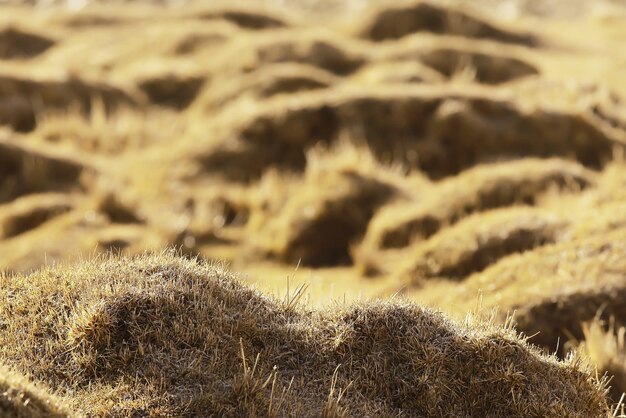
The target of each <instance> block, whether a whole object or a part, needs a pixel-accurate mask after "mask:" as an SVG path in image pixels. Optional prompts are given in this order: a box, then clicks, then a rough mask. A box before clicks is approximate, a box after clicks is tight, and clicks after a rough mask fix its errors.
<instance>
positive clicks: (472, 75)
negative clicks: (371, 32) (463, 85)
mask: <svg viewBox="0 0 626 418" xmlns="http://www.w3.org/2000/svg"><path fill="white" fill-rule="evenodd" d="M375 57H376V59H377V60H383V61H386V62H392V63H396V62H405V61H415V60H418V61H419V62H421V63H423V64H424V65H427V66H428V67H431V68H433V69H434V70H436V71H438V72H439V73H440V74H443V75H445V76H446V77H447V78H449V79H450V78H456V79H458V78H460V77H464V78H465V80H466V81H470V82H478V83H485V84H500V83H505V82H508V81H512V80H517V79H520V78H522V77H527V76H531V75H537V74H539V69H538V68H537V66H536V64H534V63H533V61H532V60H531V59H530V58H529V57H528V55H527V54H523V53H521V52H520V51H517V50H513V51H509V50H504V51H503V48H502V46H501V45H500V44H497V43H490V42H483V41H476V40H471V39H464V38H450V37H436V36H433V37H424V36H412V37H408V38H406V39H403V40H402V41H400V42H396V43H392V44H390V45H383V46H381V47H380V48H379V50H378V51H377V52H376V54H375Z"/></svg>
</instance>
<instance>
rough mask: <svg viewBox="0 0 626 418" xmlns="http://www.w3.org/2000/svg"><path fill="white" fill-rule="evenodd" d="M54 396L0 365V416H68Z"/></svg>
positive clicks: (30, 417) (23, 417)
mask: <svg viewBox="0 0 626 418" xmlns="http://www.w3.org/2000/svg"><path fill="white" fill-rule="evenodd" d="M69 416H70V415H69V413H68V412H67V411H66V410H65V407H64V406H63V405H62V403H61V402H60V401H59V400H58V399H56V397H54V396H52V395H50V394H49V393H46V392H45V391H43V390H41V389H40V388H38V387H36V386H34V385H33V384H32V383H30V382H29V381H28V380H27V379H25V378H24V377H23V376H20V375H19V374H16V373H13V372H11V371H9V370H7V369H5V368H3V367H0V417H6V418H9V417H13V418H46V417H49V418H64V417H69Z"/></svg>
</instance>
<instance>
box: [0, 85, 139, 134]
mask: <svg viewBox="0 0 626 418" xmlns="http://www.w3.org/2000/svg"><path fill="white" fill-rule="evenodd" d="M93 100H102V101H103V103H104V104H105V106H106V107H107V108H108V109H112V108H115V107H116V106H120V105H127V106H132V105H135V104H137V103H138V102H139V99H137V98H136V97H133V95H132V94H131V93H128V92H126V91H124V90H123V89H121V88H118V87H115V86H111V85H107V84H105V83H102V82H88V81H85V80H82V79H80V78H79V77H76V76H72V77H68V78H64V79H48V80H46V79H42V80H37V79H34V78H25V77H23V76H22V77H20V76H13V75H7V74H2V75H0V125H8V126H10V127H12V128H13V129H15V130H16V131H20V132H24V131H31V130H33V129H34V128H35V126H36V117H37V114H39V113H40V112H41V109H43V108H46V109H61V108H67V107H71V106H78V107H79V108H80V109H83V110H84V111H86V112H88V111H89V109H90V108H91V104H92V101H93Z"/></svg>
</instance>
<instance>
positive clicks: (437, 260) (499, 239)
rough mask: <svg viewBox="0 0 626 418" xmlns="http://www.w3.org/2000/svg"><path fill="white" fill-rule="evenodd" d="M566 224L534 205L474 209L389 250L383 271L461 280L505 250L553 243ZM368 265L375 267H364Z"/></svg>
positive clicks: (417, 278)
mask: <svg viewBox="0 0 626 418" xmlns="http://www.w3.org/2000/svg"><path fill="white" fill-rule="evenodd" d="M565 226H566V222H565V221H564V220H563V219H560V218H559V217H558V216H557V215H556V214H554V213H551V212H549V211H544V210H537V209H533V208H526V207H515V208H506V209H499V210H494V211H489V212H485V213H479V214H475V215H473V216H470V217H468V218H466V219H464V220H463V221H461V222H459V223H458V224H456V225H454V226H452V227H449V228H445V229H443V230H442V231H441V232H439V233H437V234H435V235H434V236H432V237H431V238H430V239H428V240H426V241H423V242H421V243H419V244H417V245H415V246H414V247H410V248H408V249H407V250H406V251H402V252H400V253H399V254H398V253H395V254H393V256H392V257H390V260H387V263H386V264H387V265H388V268H387V269H386V270H387V271H389V270H390V269H391V271H392V272H395V273H398V274H400V275H401V276H403V277H404V278H405V279H407V280H410V281H411V282H412V283H414V284H416V283H419V282H421V281H423V280H428V279H432V278H446V279H452V280H461V279H463V278H465V277H467V276H469V275H470V274H472V273H475V272H479V271H482V270H484V269H485V268H486V267H488V266H489V265H491V264H494V263H495V262H497V261H498V260H499V259H501V258H504V257H506V256H508V255H510V254H514V253H520V252H524V251H527V250H530V249H532V248H535V247H538V246H542V245H546V244H549V243H553V242H554V241H556V239H557V236H558V235H559V233H562V232H563V230H564V227H565ZM362 259H363V261H362V263H372V262H374V263H375V262H376V261H377V260H378V261H380V260H381V259H383V260H384V254H380V255H376V254H364V255H362ZM391 266H393V267H391ZM367 270H368V271H376V270H380V268H375V267H374V266H367ZM383 270H384V268H383Z"/></svg>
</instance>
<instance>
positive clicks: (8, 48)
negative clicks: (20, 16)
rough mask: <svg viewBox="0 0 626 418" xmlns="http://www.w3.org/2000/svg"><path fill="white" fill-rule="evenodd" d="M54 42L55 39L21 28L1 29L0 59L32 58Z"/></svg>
mask: <svg viewBox="0 0 626 418" xmlns="http://www.w3.org/2000/svg"><path fill="white" fill-rule="evenodd" d="M54 44H55V41H54V40H53V39H50V38H48V37H46V36H42V35H38V34H36V33H31V32H28V31H25V30H21V29H19V28H14V27H5V28H2V29H0V59H5V60H6V59H24V58H32V57H35V56H37V55H39V54H41V53H43V52H44V51H46V50H47V49H48V48H50V47H51V46H52V45H54Z"/></svg>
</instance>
